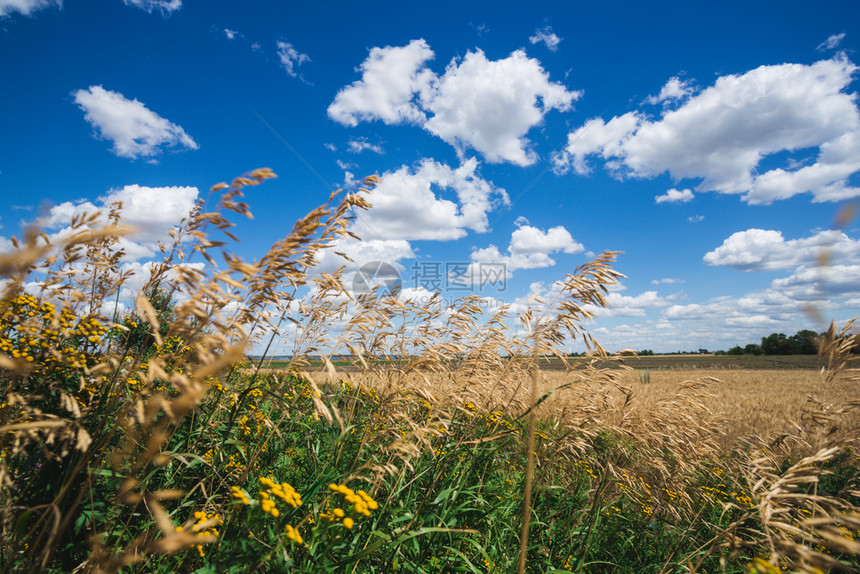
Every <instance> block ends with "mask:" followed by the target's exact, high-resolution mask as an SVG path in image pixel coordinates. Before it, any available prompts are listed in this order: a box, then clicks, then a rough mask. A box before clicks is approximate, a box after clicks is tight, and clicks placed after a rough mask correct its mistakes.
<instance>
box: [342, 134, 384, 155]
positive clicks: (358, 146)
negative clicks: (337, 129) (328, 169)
mask: <svg viewBox="0 0 860 574" xmlns="http://www.w3.org/2000/svg"><path fill="white" fill-rule="evenodd" d="M347 148H348V149H349V151H350V152H352V153H361V152H363V151H372V152H373V153H378V154H384V153H385V152H384V151H383V150H382V146H380V145H378V144H375V143H370V142H369V141H367V138H363V137H362V138H356V139H354V140H349V142H347Z"/></svg>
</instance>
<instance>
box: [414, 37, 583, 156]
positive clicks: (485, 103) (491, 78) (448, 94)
mask: <svg viewBox="0 0 860 574" xmlns="http://www.w3.org/2000/svg"><path fill="white" fill-rule="evenodd" d="M580 96H581V92H569V91H567V89H565V87H564V86H563V85H561V84H558V83H554V82H550V81H549V75H548V74H547V73H546V72H545V71H544V70H543V68H542V67H541V65H540V63H539V62H538V61H537V60H534V59H531V58H528V57H526V54H525V52H523V51H522V50H517V51H516V52H514V53H513V54H511V55H510V56H508V57H507V58H505V59H504V60H496V61H490V60H487V58H486V56H485V55H484V53H483V52H481V51H480V50H478V51H476V52H468V53H467V54H466V56H465V58H463V60H462V61H461V62H459V63H457V62H456V61H452V62H451V63H450V64H449V65H448V67H447V69H446V71H445V75H444V76H442V77H441V78H440V79H439V81H438V82H434V84H433V85H432V86H431V87H430V89H428V90H427V91H426V92H424V93H422V97H421V100H422V102H423V104H424V105H425V107H426V108H427V109H428V110H429V111H430V112H432V113H433V116H432V117H431V118H430V119H429V120H428V121H427V124H426V126H425V127H426V129H427V130H428V131H429V132H431V133H433V134H435V135H437V136H439V137H440V138H442V139H443V140H444V141H446V142H447V143H449V144H451V145H453V146H454V147H455V148H457V150H458V151H459V152H460V153H462V152H464V151H465V149H467V148H473V149H475V150H476V151H478V152H480V153H481V154H482V155H483V156H484V157H485V158H486V159H487V161H489V162H492V163H499V162H503V161H507V162H511V163H514V164H516V165H530V164H532V163H534V162H535V161H537V155H536V154H535V153H534V152H533V151H531V150H530V149H529V146H530V142H529V140H528V139H526V137H525V135H526V133H527V132H528V131H529V130H530V129H531V128H533V127H535V126H536V125H538V124H540V123H541V122H542V121H543V117H544V115H545V114H546V113H547V112H549V111H550V110H552V109H558V110H561V111H565V110H569V109H570V106H571V103H572V102H573V101H574V100H575V99H578V98H579V97H580Z"/></svg>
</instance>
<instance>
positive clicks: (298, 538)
mask: <svg viewBox="0 0 860 574" xmlns="http://www.w3.org/2000/svg"><path fill="white" fill-rule="evenodd" d="M286 530H287V538H289V539H290V540H292V541H293V542H295V543H296V544H303V543H304V540H303V539H302V535H301V534H299V531H298V530H296V529H295V528H293V527H292V526H290V525H289V524H287V528H286Z"/></svg>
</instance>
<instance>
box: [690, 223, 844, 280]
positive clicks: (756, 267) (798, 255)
mask: <svg viewBox="0 0 860 574" xmlns="http://www.w3.org/2000/svg"><path fill="white" fill-rule="evenodd" d="M825 254H826V255H827V256H828V257H829V258H831V259H848V260H858V258H860V240H856V239H851V238H850V237H848V236H847V235H845V233H843V232H841V231H837V230H827V231H821V232H819V233H816V234H815V235H812V236H810V237H806V238H803V239H790V240H788V241H786V240H785V238H783V236H782V233H781V232H779V231H775V230H772V229H747V230H746V231H738V232H737V233H733V234H732V235H731V236H730V237H728V238H727V239H726V240H725V241H723V244H722V245H720V246H719V247H717V248H716V249H714V250H713V251H710V252H708V253H707V254H706V255H705V257H704V261H705V263H707V264H708V265H723V266H727V267H733V268H735V269H741V270H744V271H773V270H776V269H791V268H794V267H797V266H798V265H801V264H810V263H814V262H815V261H817V260H818V258H819V257H821V256H822V255H825Z"/></svg>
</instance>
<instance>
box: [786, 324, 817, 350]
mask: <svg viewBox="0 0 860 574" xmlns="http://www.w3.org/2000/svg"><path fill="white" fill-rule="evenodd" d="M818 337H819V335H818V333H816V332H815V331H810V330H809V329H803V330H801V331H798V332H797V333H795V334H794V335H793V336H792V337H791V338H792V339H793V340H794V345H795V352H796V353H797V354H798V355H816V354H818Z"/></svg>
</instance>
